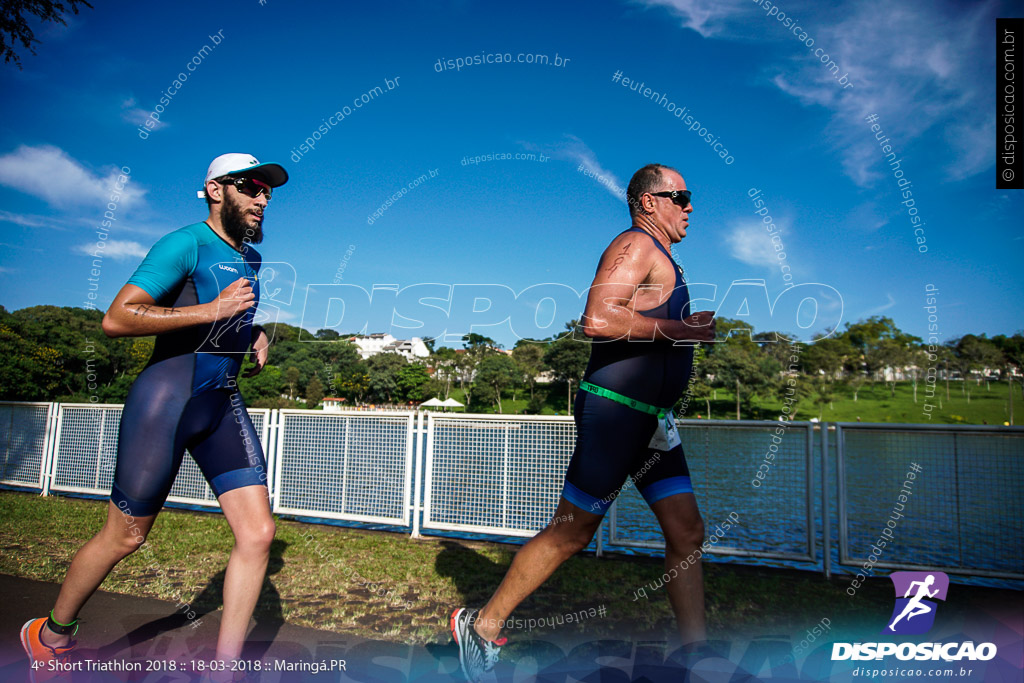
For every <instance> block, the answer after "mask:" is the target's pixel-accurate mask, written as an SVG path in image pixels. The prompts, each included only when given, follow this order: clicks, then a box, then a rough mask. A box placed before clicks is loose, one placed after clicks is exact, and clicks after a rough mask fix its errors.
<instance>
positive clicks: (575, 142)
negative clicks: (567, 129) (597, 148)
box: [520, 135, 626, 204]
mask: <svg viewBox="0 0 1024 683" xmlns="http://www.w3.org/2000/svg"><path fill="white" fill-rule="evenodd" d="M520 144H521V145H523V147H525V148H526V149H528V150H530V151H534V152H543V153H545V154H547V155H549V156H551V157H553V158H555V159H564V160H566V161H572V162H577V163H579V164H581V165H582V166H583V168H584V169H585V170H586V171H587V172H588V173H589V174H592V175H591V176H588V177H591V179H592V180H595V181H596V182H597V183H598V184H600V185H601V186H602V187H603V188H604V189H606V190H608V192H610V193H611V194H612V196H613V197H615V198H616V199H618V200H620V201H621V202H622V203H623V204H625V203H626V185H625V183H623V182H622V181H621V180H619V178H618V177H617V176H616V175H615V174H614V173H612V172H611V171H609V170H606V169H605V168H604V167H602V166H601V164H600V163H599V162H598V161H597V155H596V154H594V150H592V149H590V147H588V146H587V144H586V143H585V142H583V140H580V139H579V138H578V137H576V136H575V135H566V136H565V140H564V141H562V142H560V143H557V144H554V145H537V144H534V143H528V142H522V143H520Z"/></svg>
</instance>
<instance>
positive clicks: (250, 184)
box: [217, 176, 273, 201]
mask: <svg viewBox="0 0 1024 683" xmlns="http://www.w3.org/2000/svg"><path fill="white" fill-rule="evenodd" d="M217 182H218V183H221V184H222V185H234V186H235V189H236V190H238V191H239V192H241V193H242V194H244V195H245V196H246V197H252V198H253V199H255V198H256V197H259V196H260V193H262V194H263V196H265V197H266V198H267V201H270V196H271V194H273V189H272V188H271V187H270V185H267V184H266V183H265V182H263V181H262V180H256V179H255V178H232V177H231V176H226V177H224V178H217Z"/></svg>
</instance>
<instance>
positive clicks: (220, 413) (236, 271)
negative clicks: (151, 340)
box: [110, 223, 266, 516]
mask: <svg viewBox="0 0 1024 683" xmlns="http://www.w3.org/2000/svg"><path fill="white" fill-rule="evenodd" d="M260 262H261V259H260V255H259V253H257V252H256V250H255V249H253V248H252V247H251V246H250V245H248V244H246V245H243V249H242V251H238V250H236V249H235V248H234V247H232V246H231V245H230V244H228V243H227V242H225V241H224V240H223V239H222V238H221V237H220V236H219V235H218V234H217V233H216V232H214V231H213V229H212V228H211V227H210V226H209V225H207V224H206V223H196V224H194V225H189V226H186V227H184V228H181V229H180V230H175V231H174V232H172V233H170V234H169V235H166V236H164V237H163V238H162V239H161V240H160V241H159V242H157V243H156V244H155V245H154V246H153V248H152V249H151V250H150V251H149V254H147V255H146V258H145V260H144V261H143V262H142V265H140V266H139V268H138V270H136V271H135V274H134V275H132V277H131V279H129V280H128V284H131V285H136V286H138V287H141V288H142V289H143V290H145V292H146V293H147V294H149V295H150V296H151V297H153V299H154V300H155V301H156V304H155V305H157V306H162V307H182V306H195V305H196V304H202V303H208V302H210V301H213V300H214V299H216V298H217V296H218V295H219V294H220V292H221V291H222V290H223V289H224V288H225V287H227V286H228V284H230V283H232V282H234V281H235V280H237V279H238V278H240V277H243V276H245V277H247V278H248V279H249V281H250V282H251V283H252V287H253V293H254V294H255V295H256V302H257V303H258V302H259V296H260V295H259V283H258V280H257V277H256V274H257V272H258V271H259V268H260ZM255 311H256V306H255V305H254V306H252V307H251V308H249V309H248V310H246V311H245V312H244V313H242V314H240V315H237V316H235V317H233V318H230V319H228V320H219V321H217V322H215V323H212V324H206V325H198V326H195V327H188V328H184V329H180V330H176V331H174V332H167V333H165V334H160V335H157V338H156V346H155V348H154V350H153V357H152V358H150V360H149V364H148V365H147V366H146V368H145V369H144V370H143V371H142V372H141V373H140V374H139V377H138V379H136V380H135V383H134V384H133V385H132V388H131V390H130V391H129V392H128V400H127V401H126V402H125V406H124V412H123V413H122V415H121V427H120V432H119V436H118V444H117V470H116V472H115V473H114V487H113V490H112V491H111V493H110V499H111V500H112V501H113V502H114V503H115V504H117V506H118V507H120V508H121V509H122V510H124V511H125V512H126V513H128V514H132V515H135V516H146V515H153V514H156V513H157V512H159V510H160V508H161V507H163V504H164V500H165V499H166V498H167V494H168V492H169V491H170V490H171V485H172V484H173V483H174V478H175V477H176V476H177V474H178V468H179V467H180V466H181V460H182V457H183V456H184V453H185V449H186V448H187V449H188V451H189V453H191V454H192V458H193V459H194V460H195V461H196V464H197V465H199V469H200V470H202V472H203V476H204V477H206V480H207V481H208V482H209V483H210V488H212V489H213V492H214V493H215V494H216V495H217V496H220V495H221V494H223V493H225V492H227V491H231V490H232V489H237V488H241V487H243V486H252V485H254V484H263V485H266V460H265V458H264V455H263V448H262V447H261V446H260V442H259V439H258V438H257V436H256V430H255V429H254V428H253V424H252V422H251V421H250V420H249V414H248V412H247V411H246V409H245V404H244V403H243V402H242V396H241V394H240V393H239V392H238V386H237V379H236V378H237V376H238V371H239V368H240V367H241V365H242V359H243V358H244V354H245V352H246V351H247V350H248V348H249V346H250V344H251V341H252V320H253V315H254V314H255Z"/></svg>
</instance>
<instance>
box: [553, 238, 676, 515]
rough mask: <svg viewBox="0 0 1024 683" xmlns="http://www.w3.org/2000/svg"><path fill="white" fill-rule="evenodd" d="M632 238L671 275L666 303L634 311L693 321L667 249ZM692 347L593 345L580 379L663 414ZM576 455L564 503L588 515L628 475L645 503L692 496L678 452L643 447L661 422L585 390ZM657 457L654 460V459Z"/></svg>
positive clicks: (579, 397)
mask: <svg viewBox="0 0 1024 683" xmlns="http://www.w3.org/2000/svg"><path fill="white" fill-rule="evenodd" d="M626 233H636V237H637V239H644V240H647V239H649V240H652V241H653V242H654V244H655V245H657V247H658V249H659V250H660V251H661V253H663V254H665V256H666V257H667V258H668V260H669V262H670V263H671V264H672V267H673V268H674V269H675V273H676V280H675V287H674V288H673V290H672V296H670V297H669V299H668V301H666V302H664V303H662V304H661V305H660V306H658V307H656V308H652V309H650V310H647V311H639V313H640V314H641V315H645V316H647V317H649V318H667V319H670V320H682V319H683V318H686V317H688V316H689V315H690V293H689V291H688V289H687V287H686V282H685V281H684V280H683V276H682V273H681V272H680V270H679V267H678V266H676V264H675V261H673V260H672V257H671V255H670V254H669V253H668V251H666V250H665V248H664V247H663V246H662V245H661V243H659V242H658V241H657V240H655V239H654V238H653V237H651V236H650V235H648V234H647V233H646V232H644V231H643V230H641V229H639V228H630V229H629V230H627V231H626V232H625V233H623V234H626ZM692 368H693V345H692V344H685V345H676V344H675V343H674V342H671V341H626V340H616V341H601V340H594V343H593V344H592V345H591V350H590V362H589V364H588V365H587V370H586V372H585V373H584V374H583V380H584V381H585V382H590V383H592V384H596V385H597V386H599V387H603V388H605V389H610V390H611V391H614V392H617V393H619V394H622V395H623V396H626V397H628V398H632V399H635V400H637V401H643V402H644V403H648V404H650V405H653V406H657V407H659V408H665V409H666V412H667V411H668V410H670V409H671V408H672V406H674V405H675V403H676V401H677V400H679V397H680V396H682V394H683V391H684V390H685V389H686V386H687V384H688V382H689V380H690V371H691V370H692ZM574 414H575V418H576V449H575V450H574V451H573V454H572V460H570V461H569V469H568V471H567V472H566V473H565V486H564V487H563V488H562V497H564V498H565V499H566V500H568V501H569V502H570V503H573V504H574V505H576V506H577V507H580V508H582V509H584V510H586V511H588V512H593V513H594V514H604V513H605V512H606V511H607V510H608V508H609V507H610V506H611V504H612V501H614V500H615V497H616V496H617V495H618V492H619V490H620V489H621V488H622V485H623V483H624V482H625V481H626V477H627V476H631V477H632V478H633V481H634V483H635V484H636V486H637V489H638V490H639V491H640V493H641V494H643V496H644V499H646V500H647V503H648V504H651V503H654V502H655V501H658V500H661V499H662V498H667V497H668V496H671V495H674V494H677V493H691V492H692V491H693V487H692V486H691V484H690V470H689V469H688V468H687V467H686V458H685V457H684V455H683V447H682V446H681V445H677V446H675V447H674V448H672V449H671V450H669V451H668V452H666V453H662V452H660V451H655V450H654V449H651V448H649V447H648V445H649V443H650V441H651V437H652V436H653V435H654V432H655V430H656V429H657V427H658V417H657V416H656V415H649V414H647V413H643V412H640V411H638V410H636V409H634V408H630V407H628V406H626V405H623V404H621V403H618V402H616V401H613V400H612V399H609V398H604V397H603V396H596V395H594V394H591V393H588V392H586V391H582V390H581V391H580V392H579V393H578V394H576V406H575V410H574ZM655 454H657V457H655Z"/></svg>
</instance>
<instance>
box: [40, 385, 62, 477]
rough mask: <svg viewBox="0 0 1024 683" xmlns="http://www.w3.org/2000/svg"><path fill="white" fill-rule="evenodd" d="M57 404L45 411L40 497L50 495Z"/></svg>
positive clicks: (55, 440)
mask: <svg viewBox="0 0 1024 683" xmlns="http://www.w3.org/2000/svg"><path fill="white" fill-rule="evenodd" d="M59 410H60V404H59V403H51V404H50V407H49V408H48V409H47V411H46V436H44V437H43V462H42V463H41V464H40V465H39V467H40V470H39V479H40V484H41V487H42V492H41V493H40V494H39V495H41V496H48V495H50V465H51V463H52V462H53V453H54V451H55V450H56V449H57V446H56V443H57V439H56V436H57V412H58V411H59Z"/></svg>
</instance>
